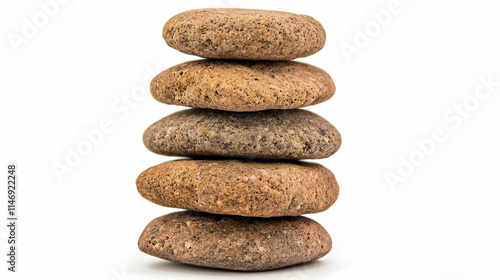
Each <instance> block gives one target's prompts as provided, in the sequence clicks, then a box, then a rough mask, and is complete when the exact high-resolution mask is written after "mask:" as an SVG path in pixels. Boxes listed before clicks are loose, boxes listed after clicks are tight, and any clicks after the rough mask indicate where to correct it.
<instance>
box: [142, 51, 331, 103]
mask: <svg viewBox="0 0 500 280" xmlns="http://www.w3.org/2000/svg"><path fill="white" fill-rule="evenodd" d="M334 93H335V84H334V83H333V80H332V78H331V77H330V76H329V75H328V73H326V72H325V71H323V70H322V69H320V68H317V67H314V66H311V65H309V64H305V63H300V62H293V61H280V62H269V61H267V62H256V61H234V60H195V61H189V62H185V63H182V64H179V65H176V66H173V67H171V68H169V69H167V70H165V71H163V72H161V73H160V74H158V75H157V76H156V77H155V78H154V79H153V80H152V81H151V94H152V95H153V97H154V98H155V99H156V100H158V101H160V102H162V103H166V104H173V105H181V106H188V107H195V108H207V109H219V110H226V111H237V112H250V111H261V110H268V109H295V108H301V107H306V106H309V105H313V104H318V103H321V102H323V101H326V100H328V99H329V98H330V97H332V96H333V94H334Z"/></svg>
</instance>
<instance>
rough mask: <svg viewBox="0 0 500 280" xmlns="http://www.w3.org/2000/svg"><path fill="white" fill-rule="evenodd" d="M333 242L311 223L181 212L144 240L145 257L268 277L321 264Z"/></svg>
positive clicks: (156, 224) (157, 222)
mask: <svg viewBox="0 0 500 280" xmlns="http://www.w3.org/2000/svg"><path fill="white" fill-rule="evenodd" d="M331 248H332V240H331V238H330V235H329V234H328V232H327V231H326V230H325V229H324V228H323V227H322V226H321V225H320V224H318V223H317V222H315V221H313V220H311V219H308V218H306V217H280V218H248V217H239V216H220V215H211V214H206V213H199V212H191V211H184V212H176V213H172V214H168V215H165V216H162V217H159V218H156V219H154V220H153V221H152V222H150V223H149V224H148V225H147V226H146V228H145V229H144V231H143V232H142V234H141V237H140V238H139V249H140V250H141V251H143V252H144V253H147V254H150V255H153V256H155V257H158V258H162V259H165V260H169V261H174V262H180V263H186V264H192V265H197V266H203V267H212V268H221V269H230V270H242V271H263V270H270V269H276V268H280V267H285V266H290V265H294V264H299V263H303V262H307V261H311V260H316V259H319V258H321V257H323V256H324V255H326V254H328V252H330V250H331Z"/></svg>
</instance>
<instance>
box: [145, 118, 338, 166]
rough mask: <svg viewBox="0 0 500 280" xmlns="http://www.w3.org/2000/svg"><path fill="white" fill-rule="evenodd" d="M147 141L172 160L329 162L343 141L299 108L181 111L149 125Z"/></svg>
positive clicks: (323, 124) (323, 120) (324, 124)
mask: <svg viewBox="0 0 500 280" xmlns="http://www.w3.org/2000/svg"><path fill="white" fill-rule="evenodd" d="M143 140H144V144H145V145H146V147H147V148H148V149H149V150H151V151H153V152H155V153H158V154H163V155H169V156H190V157H196V156H211V157H214V156H215V157H234V158H253V159H266V160H268V159H271V160H297V159H318V158H326V157H329V156H331V155H332V154H334V153H335V152H336V151H337V150H338V149H339V147H340V145H341V141H342V140H341V137H340V133H339V132H338V131H337V129H335V127H334V126H333V125H331V124H330V123H329V122H328V121H327V120H325V119H323V118H322V117H320V116H318V115H316V114H314V113H311V112H309V111H306V110H300V109H295V110H268V111H260V112H249V113H247V112H244V113H241V112H227V111H218V110H208V109H189V110H183V111H180V112H177V113H174V114H172V115H170V116H167V117H165V118H163V119H161V120H159V121H158V122H156V123H154V124H153V125H151V126H150V127H149V128H148V129H147V130H146V131H145V132H144V135H143Z"/></svg>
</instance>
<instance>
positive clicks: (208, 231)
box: [137, 9, 341, 271]
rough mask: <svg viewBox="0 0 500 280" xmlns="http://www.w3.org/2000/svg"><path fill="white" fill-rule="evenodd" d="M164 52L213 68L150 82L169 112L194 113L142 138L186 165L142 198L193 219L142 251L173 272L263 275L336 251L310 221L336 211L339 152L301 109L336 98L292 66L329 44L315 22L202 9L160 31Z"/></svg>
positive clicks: (180, 219)
mask: <svg viewBox="0 0 500 280" xmlns="http://www.w3.org/2000/svg"><path fill="white" fill-rule="evenodd" d="M163 37H164V39H165V41H166V42H167V44H168V45H169V46H170V47H172V48H174V49H177V50H179V51H181V52H184V53H187V54H191V55H197V56H200V57H203V58H207V59H204V60H196V61H190V62H186V63H183V64H180V65H177V66H173V67H171V68H169V69H167V70H165V71H163V72H162V73H160V74H159V75H157V76H156V77H155V78H154V79H153V80H152V82H151V93H152V95H153V97H154V98H155V99H156V100H158V101H160V102H163V103H167V104H175V105H182V106H189V107H194V108H195V109H188V110H184V111H180V112H177V113H174V114H172V115H169V116H167V117H165V118H163V119H161V120H159V121H158V122H156V123H154V124H153V125H151V126H150V127H149V128H148V129H147V130H146V131H145V133H144V136H143V139H144V144H145V145H146V147H147V148H148V149H149V150H151V151H153V152H155V153H158V154H161V155H167V156H182V157H188V159H179V160H175V161H169V162H165V163H162V164H160V165H157V166H154V167H151V168H149V169H147V170H146V171H144V172H142V174H140V175H139V177H138V178H137V189H138V191H139V193H140V194H141V195H142V196H143V197H144V198H146V199H148V200H149V201H151V202H154V203H157V204H159V205H162V206H167V207H175V208H182V209H187V210H188V211H182V212H176V213H172V214H168V215H165V216H162V217H159V218H156V219H154V220H153V221H152V222H150V223H149V224H148V225H147V227H146V228H145V229H144V231H143V233H142V235H141V237H140V239H139V248H140V250H142V251H143V252H145V253H147V254H150V255H153V256H156V257H159V258H162V259H166V260H170V261H175V262H181V263H187V264H192V265H197V266H204V267H213V268H221V269H230V270H243V271H262V270H269V269H276V268H280V267H284V266H289V265H294V264H298V263H303V262H307V261H311V260H315V259H318V258H320V257H322V256H324V255H326V254H327V253H328V252H329V251H330V250H331V248H332V241H331V238H330V236H329V234H328V232H327V231H326V230H325V229H324V228H323V227H322V226H321V225H319V224H318V223H316V222H315V221H313V220H311V219H309V218H306V217H302V216H300V215H302V214H308V213H317V212H321V211H324V210H326V209H328V208H329V207H330V206H331V205H332V204H333V203H334V202H335V200H336V199H337V196H338V192H339V190H338V185H337V182H336V180H335V177H334V175H333V173H332V172H331V171H330V170H328V169H327V168H325V167H323V166H321V165H319V164H315V163H306V162H301V161H299V160H302V159H319V158H326V157H329V156H331V155H332V154H334V153H335V152H336V151H337V150H338V149H339V147H340V144H341V138H340V134H339V132H338V131H337V130H336V129H335V127H334V126H333V125H331V124H330V123H329V122H328V121H326V120H325V119H323V118H321V117H320V116H318V115H316V114H313V113H311V112H309V111H305V110H301V109H297V108H301V107H305V106H308V105H313V104H317V103H320V102H323V101H325V100H327V99H329V98H330V97H331V96H332V95H333V94H334V92H335V85H334V83H333V81H332V79H331V77H330V76H329V75H328V74H327V73H326V72H325V71H323V70H321V69H319V68H316V67H314V66H311V65H308V64H304V63H299V62H292V61H289V60H292V59H294V58H298V57H305V56H309V55H311V54H314V53H316V52H318V51H319V50H320V49H321V48H323V45H324V43H325V39H326V35H325V31H324V29H323V27H322V25H321V24H320V23H319V22H318V21H316V20H315V19H313V18H311V17H309V16H305V15H297V14H292V13H285V12H276V11H263V10H250V9H202V10H192V11H187V12H183V13H181V14H178V15H176V16H174V17H172V18H171V19H170V20H168V21H167V23H166V24H165V26H164V28H163Z"/></svg>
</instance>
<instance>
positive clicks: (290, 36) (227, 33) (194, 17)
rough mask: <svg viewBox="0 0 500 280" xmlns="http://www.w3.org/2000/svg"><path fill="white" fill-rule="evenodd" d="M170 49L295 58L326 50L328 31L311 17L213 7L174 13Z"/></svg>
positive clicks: (166, 32) (168, 27) (168, 28)
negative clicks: (324, 47) (324, 48)
mask: <svg viewBox="0 0 500 280" xmlns="http://www.w3.org/2000/svg"><path fill="white" fill-rule="evenodd" d="M163 38H164V39H165V42H166V43H167V45H169V46H170V47H172V48H174V49H176V50H178V51H181V52H183V53H186V54H191V55H197V56H200V57H204V58H217V59H248V60H291V59H294V58H298V57H306V56H309V55H312V54H314V53H316V52H318V51H319V50H321V49H322V48H323V46H324V45H325V41H326V33H325V30H324V28H323V26H322V25H321V23H319V22H318V21H317V20H315V19H314V18H312V17H310V16H306V15H298V14H293V13H287V12H278V11H267V10H254V9H231V8H214V9H199V10H190V11H186V12H183V13H180V14H177V15H175V16H173V17H172V18H171V19H169V20H168V21H167V23H165V26H164V27H163Z"/></svg>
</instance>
